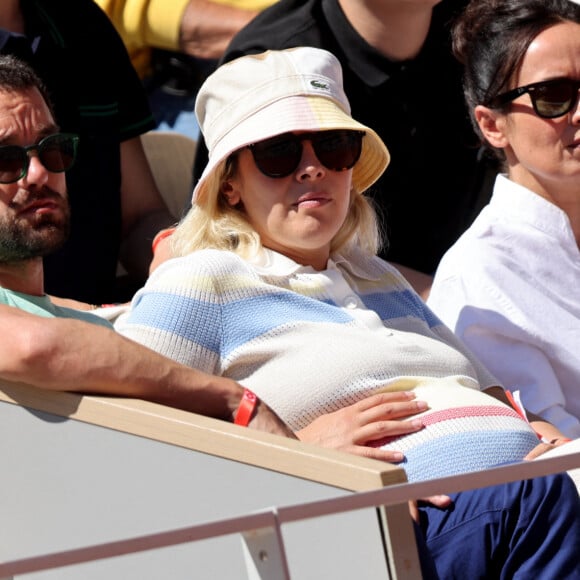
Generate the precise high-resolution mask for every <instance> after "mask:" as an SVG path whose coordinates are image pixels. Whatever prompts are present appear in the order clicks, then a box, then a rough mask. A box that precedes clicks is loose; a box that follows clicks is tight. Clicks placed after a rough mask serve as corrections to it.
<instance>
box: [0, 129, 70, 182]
mask: <svg viewBox="0 0 580 580" xmlns="http://www.w3.org/2000/svg"><path fill="white" fill-rule="evenodd" d="M78 143H79V138H78V136H77V135H73V134H71V133H56V134H55V135H49V136H48V137H45V138H44V139H42V141H40V142H39V143H37V144H35V145H28V147H20V146H19V145H4V146H2V147H0V183H16V182H17V181H18V180H20V179H22V178H23V177H24V176H25V175H26V174H27V173H28V167H29V165H30V152H31V151H34V152H36V155H38V159H39V160H40V162H41V163H42V165H44V167H45V168H46V169H48V171H50V172H52V173H62V172H63V171H68V170H69V169H70V168H71V167H72V166H73V164H74V162H75V159H76V156H77V147H78Z"/></svg>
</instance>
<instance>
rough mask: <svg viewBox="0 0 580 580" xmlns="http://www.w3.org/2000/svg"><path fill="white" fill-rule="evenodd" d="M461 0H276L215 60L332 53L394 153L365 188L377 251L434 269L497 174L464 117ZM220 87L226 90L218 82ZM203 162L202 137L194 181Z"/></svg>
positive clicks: (356, 105)
mask: <svg viewBox="0 0 580 580" xmlns="http://www.w3.org/2000/svg"><path fill="white" fill-rule="evenodd" d="M466 3H467V2H466V1H465V0H442V1H441V2H438V0H424V1H422V2H413V3H411V2H401V1H399V0H397V1H395V0H371V1H367V2H364V3H361V2H359V1H358V0H279V1H278V2H277V3H276V4H275V5H273V6H271V7H270V8H268V9H266V10H264V11H263V12H262V13H260V14H259V15H258V16H257V17H256V18H255V19H254V20H252V21H251V22H250V23H249V24H248V25H247V26H246V27H245V28H243V29H242V30H241V31H240V32H239V33H238V34H237V35H236V36H235V37H234V38H233V40H232V42H231V43H230V45H229V47H228V49H227V51H226V53H225V55H224V57H223V59H222V62H226V61H230V60H233V59H235V58H237V57H240V56H242V55H245V54H250V53H259V52H263V51H264V50H267V49H283V48H290V47H293V46H299V45H306V46H314V47H319V48H325V49H326V50H328V51H330V52H332V53H334V54H335V56H336V57H337V58H338V59H339V61H340V62H341V64H342V67H343V70H344V85H345V90H346V94H347V96H348V98H349V100H350V103H351V107H352V114H353V116H354V117H355V118H357V119H359V120H360V121H361V122H362V123H364V124H366V125H369V126H371V127H372V128H373V129H375V130H376V131H377V133H378V134H379V135H380V136H381V138H382V139H383V140H384V141H385V143H386V145H387V147H388V149H389V151H390V152H391V158H392V161H391V165H390V167H389V168H388V170H387V171H386V172H385V173H384V175H383V177H382V178H381V180H380V181H379V182H378V183H377V184H376V185H375V186H374V187H373V188H371V190H370V191H369V193H370V195H371V196H372V197H373V199H374V201H375V206H376V207H377V209H378V211H379V213H380V215H381V218H382V223H383V227H384V229H385V231H386V237H387V245H385V247H384V248H383V249H382V251H381V256H382V257H383V258H385V259H387V260H389V261H390V262H393V263H395V265H402V266H405V267H406V268H405V269H402V270H403V273H404V274H406V275H407V277H408V278H409V280H410V281H411V283H413V285H414V286H415V288H416V289H417V290H419V291H420V293H422V294H423V295H424V296H425V294H424V293H423V290H424V288H423V286H422V284H423V283H425V282H424V278H422V279H421V280H420V282H419V284H416V283H415V280H414V279H413V272H408V271H407V269H408V268H411V269H412V270H415V271H419V272H422V273H424V274H429V275H432V274H433V273H434V271H435V269H436V267H437V265H438V263H439V260H440V258H441V256H442V255H443V253H444V252H445V250H446V249H447V248H449V246H451V244H452V243H453V242H454V241H455V240H456V239H457V238H458V236H459V235H460V234H461V233H462V232H463V231H464V230H465V229H466V227H467V226H469V225H470V223H471V221H472V219H473V218H474V216H475V215H476V214H477V213H478V210H479V209H480V208H481V206H482V205H483V204H484V203H486V202H487V200H488V199H489V196H490V193H491V186H492V183H493V178H494V177H495V174H496V167H495V161H493V160H492V159H491V158H489V159H488V158H486V157H485V156H484V155H483V154H482V151H483V149H482V148H481V147H480V142H479V139H478V138H477V137H476V135H475V133H474V131H473V129H472V126H471V124H470V120H469V116H468V114H467V110H466V107H465V103H464V98H463V89H462V84H461V80H462V69H461V65H460V64H459V63H458V62H457V61H456V60H455V58H454V57H453V54H452V51H451V37H450V28H451V23H452V21H453V19H454V17H455V16H456V15H457V14H459V12H460V11H461V10H462V8H463V7H464V5H465V4H466ZM224 90H226V89H224ZM206 160H207V150H206V148H205V145H204V144H203V142H202V141H201V140H200V142H199V143H198V153H197V155H196V159H195V164H194V170H193V174H194V175H193V180H194V184H195V183H196V182H197V179H198V178H199V176H200V175H201V172H202V171H203V168H204V167H205V163H206ZM429 284H430V277H429V279H428V281H427V282H426V285H427V288H426V289H427V291H428V286H429Z"/></svg>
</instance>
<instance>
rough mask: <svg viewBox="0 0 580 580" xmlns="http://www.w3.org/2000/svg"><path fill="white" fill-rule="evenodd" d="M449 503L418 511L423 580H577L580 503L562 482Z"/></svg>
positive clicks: (539, 481) (511, 487) (480, 492)
mask: <svg viewBox="0 0 580 580" xmlns="http://www.w3.org/2000/svg"><path fill="white" fill-rule="evenodd" d="M451 497H452V498H453V505H452V506H451V507H449V508H446V509H439V508H436V507H433V506H429V505H421V506H420V528H421V531H422V535H423V538H419V540H418V546H419V553H420V557H421V566H422V570H423V576H424V578H426V579H427V578H429V579H431V578H440V579H441V580H449V579H453V578H457V579H461V580H463V579H466V578H468V579H469V580H475V579H478V578H481V579H486V580H487V579H495V578H497V579H502V580H508V579H509V580H515V579H521V580H524V579H525V580H531V579H534V580H543V579H545V580H555V579H558V580H576V579H578V580H580V498H579V496H578V491H577V489H576V486H575V485H574V483H573V481H572V480H571V479H570V477H568V476H567V475H566V474H557V475H551V476H548V477H540V478H536V479H531V480H526V481H518V482H514V483H508V484H502V485H496V486H493V487H487V488H482V489H476V490H470V491H464V492H461V493H458V494H454V495H452V496H451ZM422 539H423V540H424V543H423V542H422V541H421V540H422ZM425 544H426V551H425ZM429 560H431V561H429ZM432 565H434V568H435V570H433V566H432Z"/></svg>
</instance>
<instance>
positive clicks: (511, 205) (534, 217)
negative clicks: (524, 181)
mask: <svg viewBox="0 0 580 580" xmlns="http://www.w3.org/2000/svg"><path fill="white" fill-rule="evenodd" d="M489 207H490V208H491V210H492V211H493V212H494V214H495V215H498V216H499V217H501V218H502V219H507V220H510V219H513V221H516V222H520V223H527V224H529V225H531V226H532V227H534V228H536V229H538V230H540V231H543V232H545V233H546V234H548V235H550V236H552V237H558V238H565V239H567V241H569V242H570V243H573V244H574V245H576V240H575V238H574V233H573V231H572V226H571V225H570V219H569V218H568V215H567V214H566V212H565V211H564V210H562V209H560V208H559V207H558V206H557V205H555V204H554V203H552V202H551V201H548V200H547V199H545V198H543V197H542V196H540V195H538V194H537V193H534V192H533V191H530V190H529V189H528V188H527V187H524V186H523V185H519V184H518V183H515V182H513V181H511V180H510V179H508V178H507V175H504V174H500V175H498V176H497V177H496V181H495V186H494V189H493V195H492V198H491V200H490V203H489Z"/></svg>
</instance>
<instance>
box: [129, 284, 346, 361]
mask: <svg viewBox="0 0 580 580" xmlns="http://www.w3.org/2000/svg"><path fill="white" fill-rule="evenodd" d="M298 314H299V315H298ZM297 320H302V321H307V322H326V323H330V324H348V323H351V322H352V321H353V319H352V317H351V316H349V315H348V313H347V312H345V311H344V310H342V309H340V308H337V307H336V306H335V305H333V304H328V303H325V302H322V301H320V300H315V299H312V298H308V297H306V296H301V295H300V294H296V293H294V292H279V293H271V294H268V295H263V296H253V297H252V298H250V299H247V300H246V299H241V300H235V301H232V302H229V303H227V304H223V305H220V304H214V303H210V302H205V301H199V300H193V299H191V298H187V297H184V296H179V295H176V294H166V293H156V294H149V293H145V294H143V295H142V296H141V297H140V299H139V308H137V310H133V311H132V312H131V314H130V316H129V320H128V322H129V323H130V324H139V325H143V326H149V327H154V328H158V329H160V330H163V331H166V332H171V333H172V334H176V335H178V336H181V337H184V338H185V339H187V340H190V341H192V342H195V343H197V344H199V345H201V346H203V347H204V348H206V349H208V350H210V351H213V352H216V353H218V352H220V341H221V348H223V351H222V352H221V355H222V356H227V355H228V353H230V352H231V351H232V350H234V349H236V348H237V347H239V346H240V345H242V344H244V343H246V342H248V341H250V340H252V339H254V338H256V337H259V336H262V335H263V334H266V333H267V332H270V331H271V330H273V329H275V328H277V327H279V326H281V325H283V324H287V323H292V322H296V321H297ZM224 331H225V333H224ZM222 333H224V334H223V335H222Z"/></svg>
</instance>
